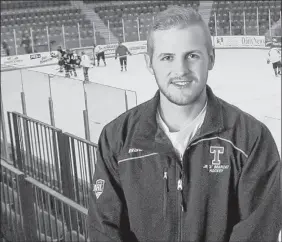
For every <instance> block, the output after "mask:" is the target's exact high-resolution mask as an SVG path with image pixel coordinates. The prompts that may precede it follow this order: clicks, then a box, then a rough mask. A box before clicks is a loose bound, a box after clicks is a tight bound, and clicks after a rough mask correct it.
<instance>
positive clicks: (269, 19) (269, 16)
mask: <svg viewBox="0 0 282 242" xmlns="http://www.w3.org/2000/svg"><path fill="white" fill-rule="evenodd" d="M268 27H269V35H270V36H272V31H271V14H270V9H268Z"/></svg>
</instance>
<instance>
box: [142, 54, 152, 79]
mask: <svg viewBox="0 0 282 242" xmlns="http://www.w3.org/2000/svg"><path fill="white" fill-rule="evenodd" d="M144 58H145V61H146V66H147V69H148V70H149V72H150V73H151V74H152V75H154V70H153V68H152V62H151V58H150V56H149V55H148V53H145V54H144Z"/></svg>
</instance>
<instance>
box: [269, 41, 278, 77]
mask: <svg viewBox="0 0 282 242" xmlns="http://www.w3.org/2000/svg"><path fill="white" fill-rule="evenodd" d="M270 62H271V63H272V67H273V70H274V74H275V77H278V75H281V51H279V49H278V48H275V47H273V45H272V46H271V49H270V50H269V52H268V59H267V64H269V63H270Z"/></svg>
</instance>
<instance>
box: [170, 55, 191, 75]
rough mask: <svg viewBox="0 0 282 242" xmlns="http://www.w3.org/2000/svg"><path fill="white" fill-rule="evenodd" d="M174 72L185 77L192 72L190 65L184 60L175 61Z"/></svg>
mask: <svg viewBox="0 0 282 242" xmlns="http://www.w3.org/2000/svg"><path fill="white" fill-rule="evenodd" d="M173 72H174V73H176V74H177V75H185V74H187V73H189V72H190V70H189V65H188V63H187V61H186V60H185V59H184V58H178V59H175V61H174V63H173Z"/></svg>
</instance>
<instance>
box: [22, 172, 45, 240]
mask: <svg viewBox="0 0 282 242" xmlns="http://www.w3.org/2000/svg"><path fill="white" fill-rule="evenodd" d="M18 181H19V193H20V194H19V197H20V204H21V209H22V215H23V216H22V218H23V228H24V232H25V239H26V241H37V240H38V238H37V223H36V219H35V218H36V213H35V207H34V204H35V194H34V189H33V185H32V184H31V183H29V182H28V181H26V180H25V179H24V175H23V174H22V175H18ZM41 219H44V218H41Z"/></svg>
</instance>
